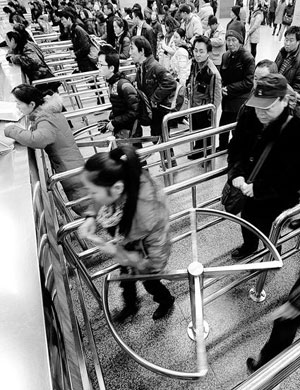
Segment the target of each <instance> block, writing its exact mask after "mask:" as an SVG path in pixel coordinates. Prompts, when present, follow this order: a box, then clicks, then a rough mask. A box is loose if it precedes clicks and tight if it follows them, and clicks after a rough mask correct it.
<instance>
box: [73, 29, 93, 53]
mask: <svg viewBox="0 0 300 390" xmlns="http://www.w3.org/2000/svg"><path fill="white" fill-rule="evenodd" d="M75 38H76V40H77V43H76V46H78V47H79V48H80V49H78V50H76V51H75V52H74V54H75V56H76V57H79V58H83V57H86V56H87V55H88V54H89V52H90V47H91V43H90V38H89V35H88V33H86V32H85V31H84V30H83V29H82V28H81V27H79V26H76V27H75Z"/></svg>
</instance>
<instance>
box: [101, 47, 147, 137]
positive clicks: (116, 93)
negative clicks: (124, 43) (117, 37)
mask: <svg viewBox="0 0 300 390" xmlns="http://www.w3.org/2000/svg"><path fill="white" fill-rule="evenodd" d="M119 65H120V61H119V55H118V53H117V52H116V50H115V49H113V48H112V47H110V46H108V45H106V46H103V47H102V49H101V50H100V52H99V59H98V67H99V75H100V76H102V77H103V78H104V80H105V81H106V82H107V83H108V86H109V100H110V102H111V105H112V111H111V114H110V117H109V119H110V121H109V123H108V124H107V125H106V130H109V131H112V132H113V134H114V136H115V137H116V138H129V137H131V136H132V130H134V133H135V135H136V136H141V135H142V128H141V126H140V124H139V122H138V112H139V110H138V109H139V97H138V94H137V90H136V89H135V88H134V86H133V85H132V84H131V82H130V81H129V80H128V79H126V78H125V76H124V74H122V73H120V72H119Z"/></svg>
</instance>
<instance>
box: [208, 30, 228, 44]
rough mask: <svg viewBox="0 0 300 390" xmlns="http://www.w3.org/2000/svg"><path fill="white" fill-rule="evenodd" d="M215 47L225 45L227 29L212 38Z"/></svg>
mask: <svg viewBox="0 0 300 390" xmlns="http://www.w3.org/2000/svg"><path fill="white" fill-rule="evenodd" d="M210 41H211V44H212V46H213V47H220V46H223V45H224V43H225V31H224V30H222V31H219V33H218V36H216V37H213V38H210Z"/></svg>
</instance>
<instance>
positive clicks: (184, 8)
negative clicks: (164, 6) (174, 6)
mask: <svg viewBox="0 0 300 390" xmlns="http://www.w3.org/2000/svg"><path fill="white" fill-rule="evenodd" d="M178 12H179V13H181V12H186V13H187V14H190V13H191V7H190V6H189V5H187V4H181V5H180V7H179V10H178Z"/></svg>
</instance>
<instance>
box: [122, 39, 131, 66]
mask: <svg viewBox="0 0 300 390" xmlns="http://www.w3.org/2000/svg"><path fill="white" fill-rule="evenodd" d="M129 50H130V39H129V38H128V37H124V39H123V42H122V51H121V53H120V59H121V60H127V58H129V57H130V53H129Z"/></svg>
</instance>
